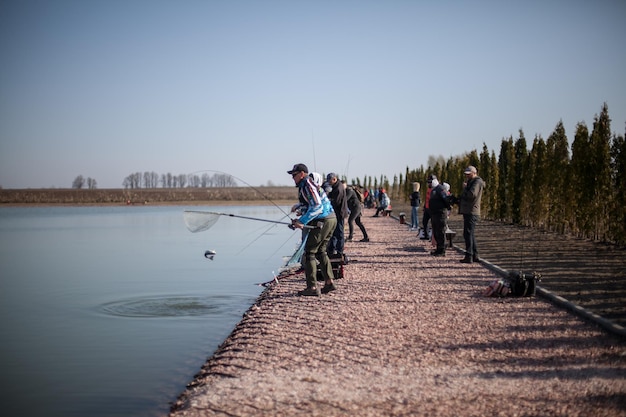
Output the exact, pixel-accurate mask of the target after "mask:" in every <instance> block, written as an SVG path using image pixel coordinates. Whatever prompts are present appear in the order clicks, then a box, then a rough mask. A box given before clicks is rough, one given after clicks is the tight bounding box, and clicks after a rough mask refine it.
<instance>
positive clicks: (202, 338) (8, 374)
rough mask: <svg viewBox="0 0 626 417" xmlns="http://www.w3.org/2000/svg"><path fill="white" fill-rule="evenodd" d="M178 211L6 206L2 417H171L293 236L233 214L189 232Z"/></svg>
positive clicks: (262, 210)
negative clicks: (172, 405)
mask: <svg viewBox="0 0 626 417" xmlns="http://www.w3.org/2000/svg"><path fill="white" fill-rule="evenodd" d="M190 208H191V207H190ZM184 209H185V207H54V208H50V207H44V208H0V369H1V370H2V371H1V372H0V381H1V384H2V385H1V389H0V398H1V399H2V401H1V403H2V410H3V411H2V414H3V415H20V416H157V415H165V414H167V412H168V410H169V404H168V403H169V402H170V401H173V400H174V399H175V398H176V396H177V395H178V394H180V393H181V392H182V391H183V390H184V388H185V384H186V383H187V382H189V381H190V380H191V379H192V377H193V375H194V374H195V373H196V372H197V371H198V370H199V369H200V366H201V365H202V364H203V363H204V361H205V360H206V358H207V357H208V356H210V355H211V354H212V353H213V352H214V350H215V349H216V348H217V347H218V345H219V344H220V343H221V342H222V341H223V340H224V339H225V338H226V337H227V336H228V334H229V333H230V332H231V330H232V329H233V327H234V326H235V324H236V323H237V322H238V321H239V320H240V319H241V317H242V314H243V313H244V312H245V311H246V310H247V309H248V307H249V306H250V305H251V304H252V303H253V301H254V300H255V298H256V297H257V296H258V295H259V294H260V293H261V291H262V287H259V286H256V285H254V284H255V283H257V282H263V281H268V280H270V279H272V271H277V270H278V267H280V266H281V265H282V264H283V259H282V257H283V256H285V255H289V254H291V253H292V252H293V250H294V248H295V245H296V244H297V242H298V240H299V232H294V231H291V230H290V229H288V228H287V227H286V226H284V225H272V224H271V223H263V222H257V221H252V220H245V219H237V218H231V217H221V218H220V220H219V221H218V222H217V223H216V224H215V225H214V226H213V227H212V228H211V229H209V230H208V231H205V232H201V233H195V234H194V233H190V232H189V231H188V230H187V229H186V228H185V225H184V222H183V217H182V212H183V210H184ZM191 209H196V210H198V209H201V210H211V208H208V207H201V208H198V207H193V208H191ZM213 210H214V211H219V212H227V213H233V214H238V215H245V216H250V217H258V218H267V219H272V220H283V219H282V216H283V214H282V213H281V212H280V210H278V208H276V207H273V206H269V207H215V208H213ZM207 249H212V250H215V251H216V252H217V255H216V256H215V258H214V260H208V259H206V258H205V257H204V252H205V250H207Z"/></svg>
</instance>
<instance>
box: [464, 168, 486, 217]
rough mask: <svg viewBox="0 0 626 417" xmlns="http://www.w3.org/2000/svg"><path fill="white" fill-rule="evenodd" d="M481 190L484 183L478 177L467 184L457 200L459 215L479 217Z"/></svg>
mask: <svg viewBox="0 0 626 417" xmlns="http://www.w3.org/2000/svg"><path fill="white" fill-rule="evenodd" d="M483 188H485V182H484V181H483V180H482V178H480V177H474V178H472V179H471V180H470V181H469V182H468V183H467V186H465V188H464V189H463V193H461V197H460V198H459V200H460V202H459V213H461V214H473V215H475V216H480V199H481V198H482V196H483Z"/></svg>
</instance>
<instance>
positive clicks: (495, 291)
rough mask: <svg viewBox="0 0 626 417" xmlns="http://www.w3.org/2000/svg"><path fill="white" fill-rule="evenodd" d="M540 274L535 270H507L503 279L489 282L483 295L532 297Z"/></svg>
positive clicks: (539, 279)
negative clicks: (506, 274) (507, 273)
mask: <svg viewBox="0 0 626 417" xmlns="http://www.w3.org/2000/svg"><path fill="white" fill-rule="evenodd" d="M539 281H541V275H540V274H538V273H537V272H523V271H509V275H508V276H507V277H506V278H504V279H499V280H495V281H493V282H491V283H490V284H489V286H488V287H487V288H485V290H484V291H483V296H485V297H506V296H510V297H534V296H535V293H536V290H537V282H539Z"/></svg>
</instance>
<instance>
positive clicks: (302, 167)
mask: <svg viewBox="0 0 626 417" xmlns="http://www.w3.org/2000/svg"><path fill="white" fill-rule="evenodd" d="M295 172H306V173H307V174H308V173H309V169H308V168H307V167H306V165H304V164H295V165H294V166H293V168H292V169H291V171H287V174H293V173H295Z"/></svg>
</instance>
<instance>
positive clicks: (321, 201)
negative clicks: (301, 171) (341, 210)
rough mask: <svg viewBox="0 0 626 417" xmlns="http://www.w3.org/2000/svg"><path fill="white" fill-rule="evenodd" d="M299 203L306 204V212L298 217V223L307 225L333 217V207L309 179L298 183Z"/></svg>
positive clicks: (324, 194) (322, 191) (323, 193)
mask: <svg viewBox="0 0 626 417" xmlns="http://www.w3.org/2000/svg"><path fill="white" fill-rule="evenodd" d="M298 194H299V199H300V201H303V200H304V201H306V202H307V210H306V212H304V214H302V216H300V219H299V220H300V223H302V224H309V223H310V222H311V221H313V220H322V219H325V218H327V217H328V218H329V217H335V212H334V210H333V206H332V205H331V204H330V200H329V199H328V196H326V193H325V192H324V190H323V189H321V188H318V187H317V185H315V184H314V183H313V180H312V179H311V178H309V177H307V178H304V179H303V180H302V181H300V182H299V183H298Z"/></svg>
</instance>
